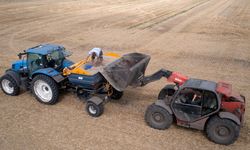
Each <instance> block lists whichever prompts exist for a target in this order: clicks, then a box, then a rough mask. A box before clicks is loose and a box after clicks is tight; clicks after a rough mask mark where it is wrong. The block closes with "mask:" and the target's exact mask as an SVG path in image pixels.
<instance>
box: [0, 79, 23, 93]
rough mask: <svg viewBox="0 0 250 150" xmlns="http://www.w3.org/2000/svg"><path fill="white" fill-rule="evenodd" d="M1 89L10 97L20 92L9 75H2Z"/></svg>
mask: <svg viewBox="0 0 250 150" xmlns="http://www.w3.org/2000/svg"><path fill="white" fill-rule="evenodd" d="M0 82H1V84H0V86H1V89H2V91H3V92H4V93H5V94H7V95H11V96H16V95H18V94H19V92H20V88H19V86H18V84H17V82H16V81H15V80H14V79H13V78H12V77H11V76H10V75H7V74H6V75H4V76H3V77H2V78H1V80H0Z"/></svg>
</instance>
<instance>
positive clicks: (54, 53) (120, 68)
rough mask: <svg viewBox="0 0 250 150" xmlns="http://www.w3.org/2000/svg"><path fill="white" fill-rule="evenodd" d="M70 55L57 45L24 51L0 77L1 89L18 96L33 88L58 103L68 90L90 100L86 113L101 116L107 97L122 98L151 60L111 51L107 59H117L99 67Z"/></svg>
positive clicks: (42, 98) (41, 98)
mask: <svg viewBox="0 0 250 150" xmlns="http://www.w3.org/2000/svg"><path fill="white" fill-rule="evenodd" d="M70 54H71V53H70V52H69V51H67V50H66V49H65V48H64V47H63V46H60V45H55V44H42V45H38V46H35V47H32V48H29V49H27V50H24V52H22V53H19V54H18V56H19V59H20V60H18V61H15V62H14V63H13V64H12V67H11V68H10V69H8V70H6V72H5V74H4V75H3V76H2V77H1V78H0V86H1V89H2V91H3V92H4V93H5V94H7V95H11V96H16V95H18V94H19V93H20V91H21V90H24V91H25V90H30V91H31V92H32V94H33V95H34V96H35V97H36V99H37V100H38V101H39V102H41V103H44V104H51V105H52V104H55V103H56V102H58V98H59V91H60V90H61V89H67V90H70V91H74V92H75V93H77V95H78V96H79V97H81V98H82V97H83V98H84V99H85V100H87V104H86V110H87V112H88V113H89V115H91V116H93V117H98V116H100V115H101V114H102V113H103V109H104V108H103V107H104V104H105V102H106V101H105V100H107V99H120V98H121V97H122V95H123V90H124V89H125V88H126V87H127V86H129V85H133V84H135V82H136V81H137V80H138V79H139V78H140V77H141V76H143V75H144V72H145V69H146V66H147V64H148V62H149V59H150V57H149V56H148V55H145V54H140V53H131V54H127V55H124V56H122V57H118V56H116V55H114V54H109V55H107V58H108V56H109V57H110V56H111V57H112V58H115V59H112V61H111V62H108V63H106V64H105V65H103V64H102V65H100V67H97V66H95V65H93V64H92V63H93V60H91V61H89V62H87V61H81V62H78V63H73V62H72V61H70V60H68V59H67V57H68V56H70ZM106 61H107V59H106V58H104V62H106ZM81 67H82V68H81ZM90 68H91V69H90ZM136 84H137V83H136Z"/></svg>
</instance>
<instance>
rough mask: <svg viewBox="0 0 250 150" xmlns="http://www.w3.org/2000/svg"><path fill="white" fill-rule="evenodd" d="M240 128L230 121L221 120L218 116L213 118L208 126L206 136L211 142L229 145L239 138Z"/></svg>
mask: <svg viewBox="0 0 250 150" xmlns="http://www.w3.org/2000/svg"><path fill="white" fill-rule="evenodd" d="M239 133H240V126H239V125H237V124H236V123H235V122H233V121H231V120H229V119H221V118H219V117H217V116H215V117H213V118H211V119H210V120H209V122H208V124H207V126H206V134H207V137H208V139H210V140H211V141H213V142H215V143H218V144H223V145H229V144H232V143H234V142H235V141H236V139H237V138H238V137H239Z"/></svg>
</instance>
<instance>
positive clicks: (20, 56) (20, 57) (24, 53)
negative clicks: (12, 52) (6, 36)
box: [17, 51, 27, 59]
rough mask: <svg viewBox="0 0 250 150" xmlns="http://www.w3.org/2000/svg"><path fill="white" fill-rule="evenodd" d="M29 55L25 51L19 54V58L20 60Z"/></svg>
mask: <svg viewBox="0 0 250 150" xmlns="http://www.w3.org/2000/svg"><path fill="white" fill-rule="evenodd" d="M26 54H27V53H26V52H25V51H24V52H23V53H19V54H18V55H17V56H18V58H19V59H22V55H26Z"/></svg>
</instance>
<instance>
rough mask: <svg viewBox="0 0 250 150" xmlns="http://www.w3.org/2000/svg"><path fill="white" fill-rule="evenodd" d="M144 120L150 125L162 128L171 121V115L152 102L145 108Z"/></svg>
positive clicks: (165, 127) (168, 125) (167, 126)
mask: <svg viewBox="0 0 250 150" xmlns="http://www.w3.org/2000/svg"><path fill="white" fill-rule="evenodd" d="M145 121H146V123H147V124H148V125H149V126H150V127H152V128H155V129H159V130H163V129H167V128H169V127H170V125H171V124H172V123H173V116H172V115H171V114H170V113H169V112H168V111H167V110H166V109H164V108H163V107H161V106H157V105H155V104H152V105H150V106H149V107H148V108H147V110H146V113H145Z"/></svg>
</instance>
